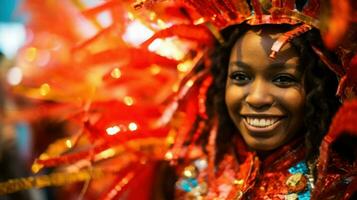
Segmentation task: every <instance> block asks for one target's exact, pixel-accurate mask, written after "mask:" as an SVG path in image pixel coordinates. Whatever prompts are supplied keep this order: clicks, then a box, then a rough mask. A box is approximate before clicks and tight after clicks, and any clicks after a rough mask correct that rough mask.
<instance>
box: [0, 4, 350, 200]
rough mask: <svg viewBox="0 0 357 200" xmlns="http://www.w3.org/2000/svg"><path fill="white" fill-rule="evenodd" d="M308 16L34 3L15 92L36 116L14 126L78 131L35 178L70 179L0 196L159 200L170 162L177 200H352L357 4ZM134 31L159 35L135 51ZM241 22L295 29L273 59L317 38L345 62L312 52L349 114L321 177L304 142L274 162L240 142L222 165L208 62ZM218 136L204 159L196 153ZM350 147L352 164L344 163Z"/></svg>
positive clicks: (342, 117)
mask: <svg viewBox="0 0 357 200" xmlns="http://www.w3.org/2000/svg"><path fill="white" fill-rule="evenodd" d="M299 5H302V6H300V8H297V4H296V2H295V1H294V0H272V1H270V0H266V1H262V0H261V1H258V0H251V1H243V0H236V1H233V0H186V1H180V0H177V1H169V0H167V1H160V0H146V1H119V0H107V1H104V2H102V3H101V4H99V5H95V6H92V7H88V8H86V6H85V4H83V3H81V1H79V0H72V1H69V0H68V1H60V2H59V1H45V3H43V2H42V1H39V0H28V1H27V2H26V3H25V8H26V9H27V10H29V11H30V14H31V19H30V21H29V23H28V27H29V41H28V42H27V43H26V45H25V46H24V47H23V49H22V50H21V51H20V53H19V58H18V65H19V66H20V67H22V70H23V72H24V79H23V81H22V82H21V84H19V85H16V86H13V87H12V88H11V92H12V94H14V95H15V96H17V97H19V96H21V97H27V98H30V99H32V101H31V103H33V104H34V105H36V107H35V108H27V109H26V110H25V111H22V113H21V115H20V114H19V113H13V114H12V115H11V116H12V118H11V120H10V121H16V120H18V119H19V118H20V119H23V118H25V119H27V120H30V121H31V120H32V121H34V120H35V119H36V117H54V116H56V117H59V118H61V119H65V120H66V121H68V122H69V123H70V124H74V126H75V127H76V128H75V130H76V131H74V133H70V134H69V135H70V136H69V137H67V138H64V139H60V140H57V141H56V142H54V143H52V144H51V145H50V146H49V147H48V148H47V150H46V151H45V152H44V153H42V154H41V155H40V156H39V157H38V158H37V159H36V160H35V162H34V164H33V165H32V169H33V171H34V172H35V173H38V172H39V171H41V170H42V169H43V168H53V167H56V168H60V169H61V170H60V171H58V172H55V173H53V174H49V175H42V176H41V175H39V176H34V177H30V178H23V179H15V180H9V181H7V182H4V183H0V194H5V193H11V192H15V191H18V190H23V189H29V188H32V187H45V186H52V185H66V184H70V183H74V182H83V181H84V182H86V183H87V184H86V186H85V187H84V188H85V189H84V190H82V191H84V192H82V193H81V194H79V195H81V197H83V198H85V199H121V198H123V199H149V198H151V197H152V194H151V191H152V190H153V187H155V186H153V184H152V183H153V182H154V181H153V180H154V179H155V177H154V174H155V173H154V172H155V169H156V168H155V167H156V166H157V163H158V162H159V161H162V160H167V161H169V162H170V163H171V164H172V165H173V166H175V167H176V169H177V172H178V176H179V178H178V180H177V182H176V193H175V196H176V198H177V199H215V198H218V199H257V200H259V199H310V198H313V199H349V198H352V197H353V195H355V194H354V193H355V192H356V190H357V179H356V173H357V171H356V170H357V167H356V164H357V163H356V148H355V147H353V145H343V144H345V143H344V141H346V140H347V141H356V140H355V138H356V137H357V135H356V134H357V127H356V124H355V123H354V122H355V120H356V118H357V101H356V100H354V98H355V96H356V94H357V93H356V92H357V55H356V52H357V46H356V40H355V38H356V36H357V31H356V30H357V29H356V21H355V20H356V13H355V11H354V10H355V9H357V5H356V3H355V2H353V1H352V0H350V1H348V0H343V1H341V0H340V1H337V0H330V1H321V2H320V1H318V0H310V1H307V2H306V3H300V4H299ZM102 13H107V14H108V13H109V15H110V16H111V22H110V23H109V24H106V23H105V22H102V21H100V18H99V17H98V16H99V15H100V14H102ZM135 23H139V24H141V25H142V26H144V27H146V28H147V29H140V31H141V32H140V34H143V35H144V34H145V32H147V31H149V32H150V33H149V36H148V37H146V38H145V39H144V40H142V41H140V42H139V43H138V42H137V41H136V42H135V41H133V40H131V39H130V35H135V34H137V32H134V33H133V32H131V33H130V32H129V27H130V26H134V25H135ZM241 23H247V24H250V25H262V24H291V25H294V28H293V29H292V30H291V31H289V32H286V33H284V34H283V35H282V36H281V37H279V38H278V39H277V40H276V42H275V43H274V45H273V46H272V49H271V50H272V52H271V55H270V56H271V57H272V59H274V57H275V56H276V55H277V54H279V50H280V49H281V48H282V47H283V46H284V45H285V44H286V43H288V42H289V41H290V40H291V39H292V38H294V37H296V36H299V35H301V34H303V33H305V32H307V31H309V30H311V29H313V28H316V29H320V30H321V32H322V37H323V39H324V42H325V44H326V46H327V47H329V48H331V49H333V50H335V51H336V52H337V54H338V55H339V56H340V58H341V63H342V64H341V66H340V65H336V64H333V63H331V62H330V61H329V60H328V59H327V57H326V56H325V55H324V54H323V53H322V51H321V50H320V49H318V48H317V47H312V48H313V50H314V51H315V53H316V54H317V55H318V57H319V58H320V59H321V60H322V61H323V62H324V63H325V64H326V65H327V66H328V67H329V68H330V69H331V70H332V71H334V72H335V73H336V75H337V76H338V78H339V79H340V80H339V81H340V82H339V88H338V91H337V95H338V96H339V97H341V99H343V100H345V101H346V102H345V103H344V104H343V106H342V108H341V109H340V111H339V112H338V113H337V115H336V116H335V118H334V120H333V123H332V125H331V128H330V130H329V132H328V134H327V135H326V137H325V138H324V140H323V141H322V145H321V147H320V157H319V158H318V163H317V169H318V171H317V174H313V173H312V172H311V171H310V170H309V167H310V166H309V165H311V163H307V162H306V161H305V160H304V159H305V146H304V145H302V142H301V139H297V140H294V141H293V142H291V143H289V144H286V145H284V146H283V147H280V148H278V149H277V150H276V151H275V152H273V153H272V154H271V155H269V156H268V157H267V158H266V159H265V160H264V161H261V160H259V159H258V158H257V156H256V153H255V152H253V151H249V150H248V148H246V146H245V144H244V142H243V140H242V138H240V137H239V136H237V137H236V138H234V141H233V144H234V145H232V147H231V149H230V150H229V152H228V153H227V154H226V155H225V156H224V158H223V159H222V161H221V162H220V163H219V164H217V165H216V164H215V162H214V160H215V145H216V144H215V137H216V135H217V134H219V133H217V129H216V124H214V123H212V120H210V119H208V118H207V113H206V104H205V102H206V98H207V97H206V93H207V90H208V88H209V86H210V85H211V84H212V76H214V75H212V74H210V71H209V69H210V67H211V66H210V61H209V59H208V58H207V56H206V52H207V50H208V49H210V48H211V47H212V45H213V43H214V41H215V40H217V41H219V42H220V43H221V44H224V43H225V41H224V40H223V38H222V37H221V35H220V31H221V30H222V29H224V28H226V27H228V26H231V25H235V24H241ZM53 24H57V26H53ZM58 24H61V25H58ZM49 27H51V29H50V28H49ZM48 77H52V79H50V80H49V79H48ZM347 99H349V100H348V101H347ZM34 113H36V115H34ZM20 116H21V117H20ZM341 124H343V126H342V125H341ZM207 131H208V132H209V133H210V136H209V141H208V145H207V147H206V149H203V148H201V147H200V146H198V145H197V141H198V140H199V138H200V137H201V135H202V133H203V132H207ZM237 135H239V134H237ZM340 144H342V147H344V148H346V149H347V150H348V152H350V153H351V155H348V156H347V157H345V156H344V153H345V152H344V151H343V152H340V149H341V145H340ZM342 149H343V148H342ZM346 149H345V150H346ZM182 160H183V164H182V162H181V161H182ZM177 164H179V165H177ZM312 164H315V163H312ZM108 176H109V177H110V178H108ZM314 178H316V179H314ZM143 188H145V189H143ZM138 190H141V192H140V193H138V192H137V191H138ZM99 191H101V192H99ZM354 197H355V196H354Z"/></svg>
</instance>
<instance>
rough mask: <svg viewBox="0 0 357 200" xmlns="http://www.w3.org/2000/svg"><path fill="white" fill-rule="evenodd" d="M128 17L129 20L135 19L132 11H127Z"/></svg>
mask: <svg viewBox="0 0 357 200" xmlns="http://www.w3.org/2000/svg"><path fill="white" fill-rule="evenodd" d="M128 19H130V20H134V19H135V17H134V15H133V13H131V12H128Z"/></svg>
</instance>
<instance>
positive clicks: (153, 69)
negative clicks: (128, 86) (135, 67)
mask: <svg viewBox="0 0 357 200" xmlns="http://www.w3.org/2000/svg"><path fill="white" fill-rule="evenodd" d="M150 72H151V74H152V75H157V74H159V73H160V72H161V67H159V66H157V65H153V66H151V67H150Z"/></svg>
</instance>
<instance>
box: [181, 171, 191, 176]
mask: <svg viewBox="0 0 357 200" xmlns="http://www.w3.org/2000/svg"><path fill="white" fill-rule="evenodd" d="M183 175H184V176H186V177H192V175H193V174H192V171H190V170H185V171H184V172H183Z"/></svg>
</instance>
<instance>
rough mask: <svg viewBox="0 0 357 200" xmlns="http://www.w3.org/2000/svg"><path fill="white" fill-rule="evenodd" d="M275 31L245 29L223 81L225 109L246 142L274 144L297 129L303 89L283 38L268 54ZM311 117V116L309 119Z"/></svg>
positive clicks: (292, 51) (295, 62)
mask: <svg viewBox="0 0 357 200" xmlns="http://www.w3.org/2000/svg"><path fill="white" fill-rule="evenodd" d="M279 35H281V34H280V33H278V32H277V31H275V32H274V31H273V32H267V31H266V30H265V31H261V30H258V31H248V32H247V33H246V34H245V35H243V36H242V37H240V38H239V39H238V40H237V42H236V44H235V45H234V47H233V49H232V53H231V56H230V60H229V66H228V76H227V83H226V96H225V100H226V105H227V108H228V112H229V115H230V117H231V119H232V121H233V122H234V124H235V126H236V127H237V128H238V130H239V132H240V133H241V135H242V136H243V139H244V141H245V142H246V143H247V145H248V146H249V147H251V148H253V149H255V150H258V151H268V150H273V149H275V148H277V147H279V146H280V145H282V144H284V143H286V142H287V141H288V140H289V139H291V138H292V137H293V136H294V135H296V134H303V133H301V132H299V131H301V128H302V126H303V125H302V124H303V123H302V121H303V116H304V113H303V107H304V103H305V90H304V85H303V82H302V80H303V73H302V72H301V71H300V70H299V68H298V61H299V59H298V54H297V52H296V50H295V49H294V48H292V47H291V45H290V44H286V45H285V46H284V47H283V48H282V49H281V51H280V52H279V53H278V54H277V58H276V59H271V58H269V54H270V53H271V50H270V49H271V47H272V45H273V43H274V42H275V40H276V38H277V36H279ZM311 123H313V122H311Z"/></svg>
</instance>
